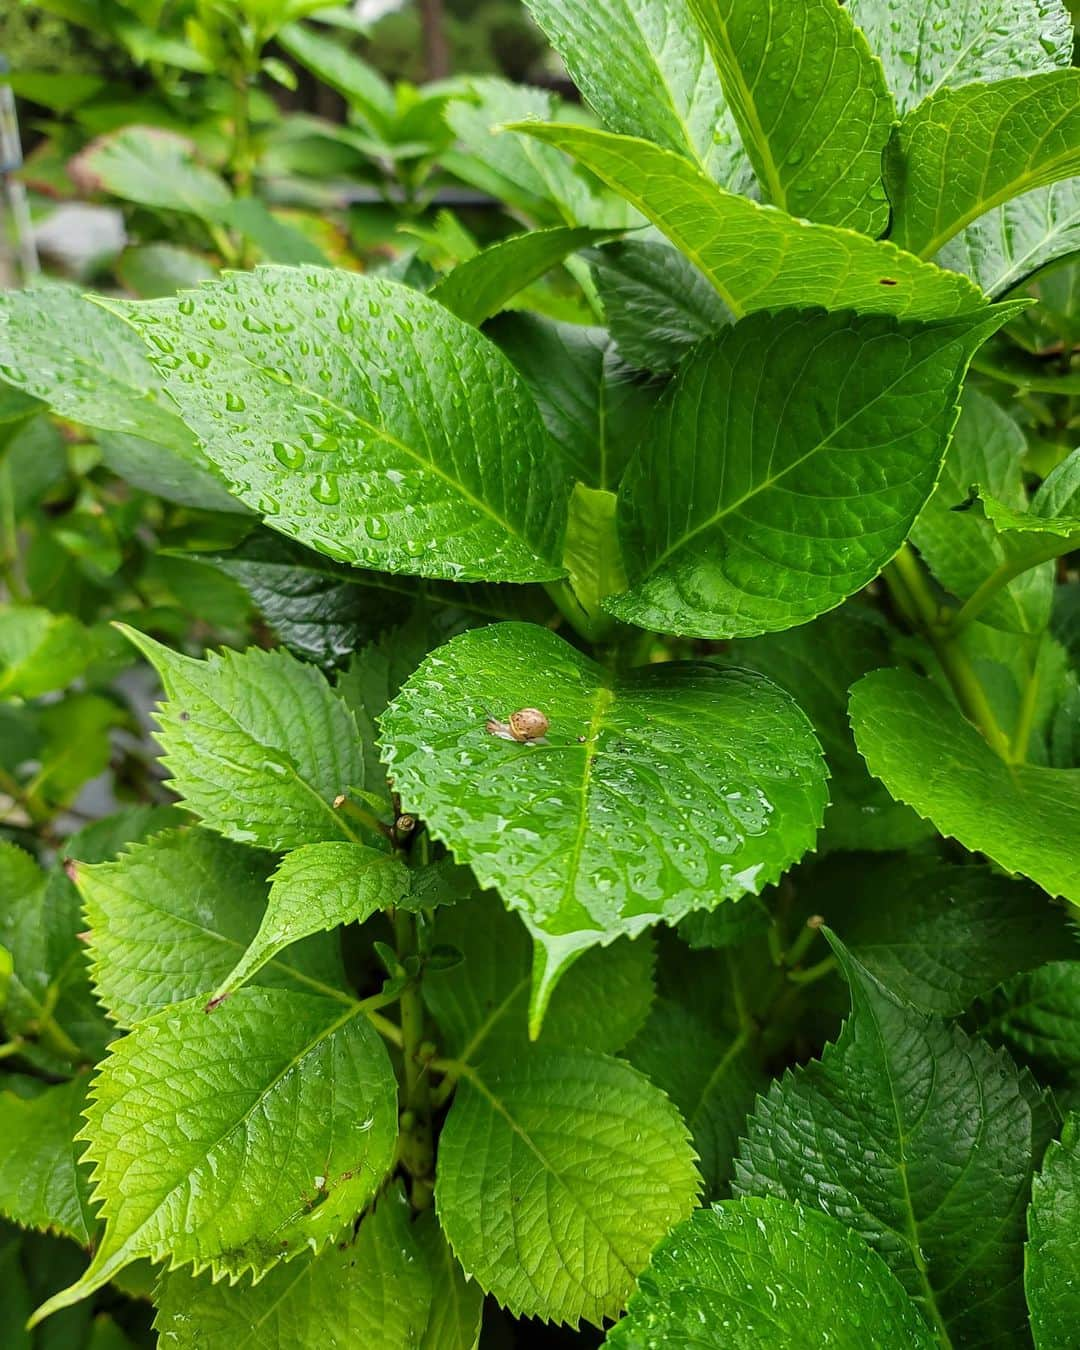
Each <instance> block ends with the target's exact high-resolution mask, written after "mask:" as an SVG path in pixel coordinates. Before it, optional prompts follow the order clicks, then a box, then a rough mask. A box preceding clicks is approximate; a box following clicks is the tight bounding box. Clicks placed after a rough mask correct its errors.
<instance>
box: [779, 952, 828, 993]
mask: <svg viewBox="0 0 1080 1350" xmlns="http://www.w3.org/2000/svg"><path fill="white" fill-rule="evenodd" d="M835 969H836V957H835V956H824V957H822V959H821V960H820V961H818V962H817V964H816V965H813V966H807V967H806V969H805V970H789V971H788V979H789V980H790V981H791V983H792V984H798V985H804V986H805V985H808V984H816V983H817V981H818V980H823V979H824V978H825V976H826V975H831V974H832V972H833V971H834V970H835Z"/></svg>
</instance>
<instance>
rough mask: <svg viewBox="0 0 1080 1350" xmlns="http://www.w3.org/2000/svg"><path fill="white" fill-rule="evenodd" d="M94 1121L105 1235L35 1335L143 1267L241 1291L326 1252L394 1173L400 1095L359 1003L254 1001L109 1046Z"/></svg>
mask: <svg viewBox="0 0 1080 1350" xmlns="http://www.w3.org/2000/svg"><path fill="white" fill-rule="evenodd" d="M86 1120H87V1124H86V1127H85V1129H84V1131H83V1132H82V1135H81V1136H80V1137H82V1138H85V1139H87V1140H89V1143H88V1145H87V1149H86V1155H85V1157H86V1160H87V1161H88V1162H90V1163H92V1164H93V1165H94V1170H93V1173H92V1180H93V1183H94V1201H95V1203H100V1205H101V1212H102V1217H103V1219H104V1220H105V1231H104V1234H103V1236H102V1238H101V1241H100V1243H99V1245H98V1247H97V1249H96V1251H95V1253H94V1258H93V1261H92V1262H91V1264H90V1266H89V1268H88V1269H87V1270H86V1272H85V1273H84V1275H83V1276H82V1278H81V1279H80V1280H79V1281H78V1282H77V1283H76V1284H74V1285H72V1286H71V1287H70V1288H68V1289H65V1290H62V1291H61V1292H60V1293H58V1294H56V1295H54V1296H53V1297H52V1298H50V1299H49V1300H48V1301H47V1302H46V1303H44V1304H43V1305H42V1306H41V1307H40V1308H39V1309H38V1310H37V1312H36V1313H35V1314H34V1320H35V1321H40V1320H41V1319H42V1318H43V1317H46V1316H48V1315H49V1314H50V1313H52V1312H56V1311H58V1310H59V1309H60V1308H66V1307H69V1306H70V1305H71V1304H72V1303H75V1302H77V1301H79V1300H80V1299H82V1298H85V1297H87V1296H88V1295H89V1294H91V1293H93V1292H94V1290H96V1289H100V1288H101V1287H102V1285H104V1284H106V1283H107V1282H108V1281H109V1280H110V1279H111V1278H112V1276H113V1274H115V1273H116V1272H117V1271H119V1270H122V1269H123V1268H124V1267H125V1266H127V1265H129V1264H130V1263H131V1262H132V1261H136V1260H138V1259H139V1258H140V1257H148V1258H149V1259H150V1260H152V1261H163V1260H169V1261H170V1263H171V1265H172V1266H184V1265H192V1266H193V1267H194V1268H195V1271H196V1273H198V1272H199V1271H201V1270H203V1269H205V1268H209V1269H210V1270H211V1271H212V1272H213V1274H214V1275H215V1276H218V1277H220V1276H221V1275H222V1274H224V1273H226V1272H227V1273H228V1274H229V1275H230V1277H232V1278H235V1277H236V1276H238V1275H240V1274H242V1273H244V1272H245V1271H253V1272H256V1273H258V1274H262V1273H264V1272H265V1271H266V1270H268V1269H269V1268H271V1267H272V1266H273V1265H274V1264H275V1263H276V1262H277V1261H278V1260H281V1259H288V1258H289V1257H292V1256H298V1255H301V1254H302V1253H303V1252H304V1251H305V1249H307V1248H309V1247H310V1248H312V1249H314V1250H318V1249H319V1248H321V1247H323V1246H325V1245H326V1243H327V1242H329V1241H330V1240H331V1239H333V1238H335V1237H337V1236H338V1234H339V1233H340V1232H341V1230H342V1229H343V1227H344V1226H345V1225H346V1224H347V1223H348V1222H350V1220H351V1219H352V1218H353V1217H354V1216H355V1215H356V1214H357V1212H358V1211H360V1210H361V1209H362V1208H363V1206H364V1205H365V1203H366V1202H367V1201H368V1200H369V1199H370V1198H371V1196H372V1195H373V1194H374V1193H375V1191H376V1189H377V1187H378V1185H379V1183H380V1181H381V1180H382V1178H383V1176H384V1174H385V1173H386V1171H387V1170H388V1168H389V1167H390V1165H391V1162H392V1160H393V1153H394V1141H395V1138H396V1135H397V1084H396V1081H395V1079H394V1073H393V1069H392V1068H391V1066H390V1060H389V1058H388V1056H387V1054H386V1051H385V1049H384V1048H383V1043H382V1041H381V1040H380V1039H379V1036H378V1033H377V1032H375V1031H374V1030H373V1029H372V1027H371V1024H370V1023H369V1022H368V1021H367V1019H366V1018H365V1016H364V1015H363V1011H362V1010H361V1008H360V1006H359V1005H358V1004H349V1005H347V1006H345V1007H343V1005H342V1004H341V1003H340V1002H339V1001H336V1000H334V999H328V998H324V997H321V996H318V995H308V994H294V993H290V992H287V991H285V990H280V989H256V988H248V989H244V990H241V991H240V993H238V994H237V995H236V997H235V998H233V999H230V1001H229V1002H228V1004H226V1006H225V1007H224V1008H223V1009H222V1010H221V1012H220V1013H218V1014H217V1015H216V1016H214V1017H207V1016H206V1014H205V1013H204V1011H203V1007H202V1003H201V1002H200V1001H197V1000H196V1001H192V1002H188V1003H181V1004H177V1005H175V1006H174V1007H172V1008H168V1009H166V1010H165V1011H163V1012H161V1013H158V1014H157V1015H156V1016H154V1017H151V1018H149V1019H148V1020H147V1021H145V1022H142V1023H140V1025H139V1026H138V1027H136V1028H135V1030H134V1031H132V1032H130V1033H129V1034H128V1035H127V1036H125V1037H123V1038H122V1039H121V1040H118V1041H114V1042H113V1044H112V1046H111V1047H110V1050H109V1054H108V1056H107V1057H106V1059H105V1060H104V1062H103V1063H102V1066H101V1068H100V1069H99V1071H98V1074H97V1076H96V1078H95V1080H94V1084H93V1087H92V1088H91V1105H90V1106H89V1108H88V1109H87V1112H86Z"/></svg>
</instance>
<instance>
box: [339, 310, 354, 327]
mask: <svg viewBox="0 0 1080 1350" xmlns="http://www.w3.org/2000/svg"><path fill="white" fill-rule="evenodd" d="M337 326H338V328H339V329H340V331H341V332H342V333H351V332H352V330H353V317H352V315H351V314H350V313H349V311H348V310H347V309H343V310H342V311H341V312H340V314H338V316H337Z"/></svg>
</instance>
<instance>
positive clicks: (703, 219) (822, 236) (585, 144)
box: [516, 123, 982, 319]
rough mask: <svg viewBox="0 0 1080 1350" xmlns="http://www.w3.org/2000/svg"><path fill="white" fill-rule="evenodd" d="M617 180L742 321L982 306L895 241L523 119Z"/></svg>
mask: <svg viewBox="0 0 1080 1350" xmlns="http://www.w3.org/2000/svg"><path fill="white" fill-rule="evenodd" d="M516 129H517V130H519V131H521V132H522V133H523V134H526V135H529V136H533V137H535V138H536V139H538V140H540V141H541V142H543V143H544V144H547V145H553V146H557V147H558V148H559V149H560V150H565V151H566V152H567V153H568V154H571V155H573V156H574V158H575V159H577V161H578V162H579V163H580V164H583V165H584V166H585V167H586V168H587V169H591V170H592V172H593V173H595V174H596V175H597V177H599V178H601V179H603V181H604V182H605V183H608V184H610V186H611V187H613V188H614V189H615V191H616V192H619V193H621V194H622V196H624V197H625V198H626V200H627V201H628V202H630V203H631V205H633V206H636V207H637V209H638V210H639V211H641V212H642V213H643V214H644V215H646V216H647V217H648V218H649V220H651V221H652V223H653V224H654V225H655V226H657V228H658V229H660V230H662V231H663V233H664V234H666V235H667V237H668V238H669V239H670V240H671V242H672V243H673V244H674V245H675V247H676V248H678V249H679V250H680V251H681V252H683V253H684V254H685V255H686V257H687V258H689V259H690V261H691V262H693V263H694V264H695V265H696V266H697V267H699V268H700V269H701V271H702V272H704V274H705V276H706V277H708V279H709V280H710V281H711V282H712V284H713V285H714V286H715V287H716V289H717V291H719V293H720V297H721V299H722V300H723V301H724V303H725V304H726V305H727V307H728V308H729V309H730V310H731V312H732V313H733V314H735V315H736V317H739V316H741V315H743V314H748V313H750V312H751V311H753V310H756V309H785V308H790V307H792V306H796V305H798V306H810V305H822V306H823V307H824V308H826V309H841V308H842V309H853V310H855V311H857V312H859V313H863V314H897V315H900V316H901V317H902V318H908V319H934V318H941V317H944V316H946V315H951V314H959V313H962V312H963V311H965V310H971V309H974V308H976V307H977V306H978V305H979V304H981V303H982V295H981V293H980V292H979V291H977V290H976V288H975V287H974V286H973V285H972V284H971V282H970V281H968V280H967V278H966V277H961V276H959V274H957V273H955V272H945V271H943V270H942V269H940V268H936V267H933V266H932V265H930V264H929V263H923V262H920V261H919V260H918V259H917V258H914V257H912V256H911V255H910V254H908V253H904V252H903V251H902V250H900V249H898V248H897V247H896V246H895V245H894V244H891V243H887V242H883V241H879V240H873V239H867V238H866V237H865V236H864V235H860V234H855V233H854V232H852V231H850V230H843V229H837V228H836V227H835V226H832V225H809V224H807V223H806V222H805V221H798V220H794V219H793V218H792V217H791V216H788V215H785V214H784V213H783V212H782V211H777V210H775V209H773V208H770V207H765V206H761V205H759V204H758V203H757V202H752V201H748V200H747V199H746V198H745V197H738V196H735V195H734V194H733V193H730V192H725V191H724V190H723V189H722V188H719V187H717V186H716V184H715V183H713V182H711V181H710V180H709V179H708V178H706V177H705V175H704V174H703V173H702V172H701V171H700V170H699V169H695V168H694V166H693V165H692V164H690V163H688V162H687V161H686V160H684V159H682V158H680V156H678V155H675V154H672V153H671V151H669V150H663V149H661V148H660V147H659V146H656V145H652V144H650V143H649V142H647V141H639V140H635V139H634V138H632V137H629V136H613V135H610V134H609V133H608V132H603V131H593V130H591V129H590V128H588V127H575V126H565V125H561V124H554V125H548V126H544V125H540V124H534V123H519V124H518V125H517V128H516Z"/></svg>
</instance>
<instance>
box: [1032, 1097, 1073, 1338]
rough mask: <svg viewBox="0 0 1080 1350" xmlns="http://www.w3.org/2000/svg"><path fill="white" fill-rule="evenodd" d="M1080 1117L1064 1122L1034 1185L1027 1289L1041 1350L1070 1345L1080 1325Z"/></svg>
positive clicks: (1033, 1327)
mask: <svg viewBox="0 0 1080 1350" xmlns="http://www.w3.org/2000/svg"><path fill="white" fill-rule="evenodd" d="M1078 1231H1080V1116H1077V1115H1076V1114H1073V1115H1071V1116H1070V1117H1069V1119H1068V1120H1067V1121H1066V1122H1065V1129H1064V1131H1063V1133H1062V1136H1061V1140H1060V1142H1055V1143H1053V1144H1051V1145H1050V1147H1049V1149H1048V1150H1047V1152H1046V1157H1045V1158H1044V1159H1043V1166H1042V1171H1041V1172H1040V1173H1039V1175H1038V1176H1037V1177H1036V1178H1035V1180H1034V1183H1033V1185H1032V1195H1031V1207H1030V1208H1029V1210H1028V1241H1027V1251H1026V1256H1025V1263H1024V1286H1025V1288H1026V1289H1027V1300H1028V1307H1029V1308H1030V1310H1031V1333H1032V1336H1033V1338H1034V1340H1035V1345H1036V1350H1054V1347H1056V1346H1063V1345H1068V1343H1069V1338H1070V1337H1071V1336H1073V1335H1075V1333H1076V1328H1077V1326H1078V1325H1080V1249H1078V1248H1077V1245H1076V1234H1077V1232H1078Z"/></svg>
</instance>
